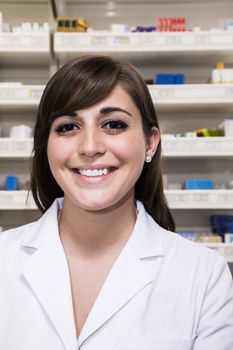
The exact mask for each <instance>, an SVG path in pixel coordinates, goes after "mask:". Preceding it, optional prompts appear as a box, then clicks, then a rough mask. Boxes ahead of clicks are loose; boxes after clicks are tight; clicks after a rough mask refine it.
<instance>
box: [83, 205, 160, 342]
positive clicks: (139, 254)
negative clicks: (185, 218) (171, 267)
mask: <svg viewBox="0 0 233 350" xmlns="http://www.w3.org/2000/svg"><path fill="white" fill-rule="evenodd" d="M139 206H140V207H141V208H140V211H139V215H138V219H137V222H136V225H135V227H134V230H133V233H132V234H131V237H130V239H129V240H128V242H127V243H126V245H125V247H124V248H123V250H122V252H121V253H120V255H119V257H118V259H117V260H116V262H115V264H114V265H113V268H112V270H111V271H110V273H109V275H108V277H107V279H106V281H105V283H104V285H103V287H102V289H101V291H100V294H99V295H98V297H97V299H96V302H95V304H94V305H93V308H92V310H91V313H90V314H89V316H88V318H87V320H86V323H85V324H84V327H83V329H82V331H81V333H80V335H79V338H78V345H79V346H81V345H82V344H83V343H84V342H85V341H86V340H87V338H89V336H91V335H92V334H93V333H94V332H96V331H97V330H98V329H99V328H100V327H101V326H102V325H103V324H105V323H106V322H107V321H108V320H109V319H110V318H111V317H112V316H114V314H116V313H117V312H119V311H120V309H121V308H122V307H124V305H126V304H127V303H128V302H130V300H131V299H133V298H134V297H135V296H136V295H137V294H138V293H140V292H141V291H142V290H143V289H144V288H146V287H147V286H148V285H149V284H150V283H151V282H152V280H153V279H154V278H155V277H156V276H157V272H158V270H159V266H160V264H159V261H160V260H159V259H158V263H157V265H156V266H154V268H153V274H151V273H150V270H149V269H148V268H147V266H146V261H145V260H144V261H143V259H144V258H147V257H155V259H156V258H158V257H160V256H162V255H163V253H164V251H163V247H162V245H161V242H159V241H158V242H155V241H154V240H155V237H153V234H154V232H149V231H150V228H149V227H148V225H147V219H146V216H147V214H146V213H145V210H144V207H143V206H142V205H140V204H139ZM154 243H155V244H154ZM157 243H158V244H157ZM155 264H156V263H155ZM150 266H151V265H150Z"/></svg>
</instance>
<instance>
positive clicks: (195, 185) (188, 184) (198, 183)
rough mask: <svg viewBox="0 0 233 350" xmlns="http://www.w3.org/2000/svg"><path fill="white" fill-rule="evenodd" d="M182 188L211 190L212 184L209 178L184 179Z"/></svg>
mask: <svg viewBox="0 0 233 350" xmlns="http://www.w3.org/2000/svg"><path fill="white" fill-rule="evenodd" d="M184 188H185V189H186V190H213V188H214V184H213V182H212V181H211V180H193V179H188V180H186V181H185V184H184Z"/></svg>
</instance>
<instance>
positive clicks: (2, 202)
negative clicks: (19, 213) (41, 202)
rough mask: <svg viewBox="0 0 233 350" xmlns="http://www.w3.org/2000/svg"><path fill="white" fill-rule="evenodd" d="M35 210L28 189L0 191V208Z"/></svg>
mask: <svg viewBox="0 0 233 350" xmlns="http://www.w3.org/2000/svg"><path fill="white" fill-rule="evenodd" d="M29 209H31V210H35V209H37V207H36V205H35V203H34V201H33V198H32V195H31V194H29V195H28V191H23V190H22V191H0V210H29Z"/></svg>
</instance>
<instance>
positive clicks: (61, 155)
mask: <svg viewBox="0 0 233 350" xmlns="http://www.w3.org/2000/svg"><path fill="white" fill-rule="evenodd" d="M70 152H71V145H70V144H69V143H64V142H61V140H58V139H53V138H50V139H49V140H48V147H47V154H48V160H49V164H50V165H55V164H59V163H63V162H65V161H66V159H67V157H68V156H69V154H70Z"/></svg>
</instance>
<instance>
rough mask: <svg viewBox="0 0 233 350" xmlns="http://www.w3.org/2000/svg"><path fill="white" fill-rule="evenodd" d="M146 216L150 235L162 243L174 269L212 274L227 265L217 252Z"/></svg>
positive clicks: (167, 258)
mask: <svg viewBox="0 0 233 350" xmlns="http://www.w3.org/2000/svg"><path fill="white" fill-rule="evenodd" d="M146 215H147V224H148V227H149V231H150V235H151V236H156V239H158V240H159V241H160V242H162V246H163V249H164V257H165V260H166V261H169V262H170V264H171V265H172V266H173V267H174V269H176V268H179V271H182V269H184V270H189V272H191V271H193V272H195V271H201V273H204V274H205V273H211V271H213V269H215V268H216V266H225V265H227V263H226V260H225V258H224V257H223V256H222V255H220V254H219V253H218V252H216V251H215V250H213V249H210V248H207V247H206V246H205V245H203V244H201V243H196V242H192V241H190V240H188V239H186V238H183V237H181V236H180V235H179V234H177V233H175V232H171V231H168V230H166V229H164V228H162V227H161V226H159V225H158V224H157V223H156V222H155V221H154V220H153V218H152V217H151V216H150V215H149V214H146Z"/></svg>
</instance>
